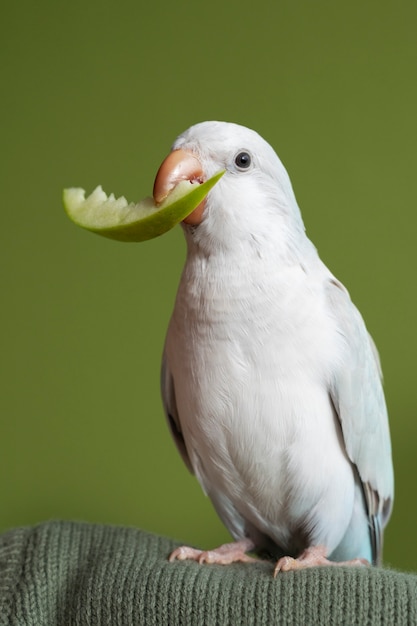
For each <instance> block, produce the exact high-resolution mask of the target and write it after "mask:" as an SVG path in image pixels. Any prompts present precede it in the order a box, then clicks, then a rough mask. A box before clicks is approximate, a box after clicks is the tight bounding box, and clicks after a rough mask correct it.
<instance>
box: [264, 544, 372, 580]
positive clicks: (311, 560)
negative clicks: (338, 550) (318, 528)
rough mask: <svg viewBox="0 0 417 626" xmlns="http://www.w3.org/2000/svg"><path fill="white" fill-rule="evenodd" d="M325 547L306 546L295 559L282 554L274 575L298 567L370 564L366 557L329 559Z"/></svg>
mask: <svg viewBox="0 0 417 626" xmlns="http://www.w3.org/2000/svg"><path fill="white" fill-rule="evenodd" d="M326 554H327V549H326V548H325V546H313V547H311V548H307V549H306V550H304V552H302V554H300V556H299V557H297V558H296V559H294V558H292V557H291V556H283V557H282V558H280V559H279V561H278V562H277V564H276V566H275V569H274V577H275V576H277V574H278V573H279V572H292V571H295V570H298V569H305V568H307V567H322V566H323V565H325V566H326V565H327V566H329V565H330V566H333V567H334V566H339V567H342V566H345V565H346V566H364V565H370V563H369V561H367V560H366V559H351V560H350V561H329V559H327V558H326Z"/></svg>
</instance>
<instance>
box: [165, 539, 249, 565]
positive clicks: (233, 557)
mask: <svg viewBox="0 0 417 626" xmlns="http://www.w3.org/2000/svg"><path fill="white" fill-rule="evenodd" d="M253 548H254V544H253V542H252V541H250V540H249V539H242V540H241V541H235V542H233V543H225V544H223V545H221V546H219V547H218V548H215V549H214V550H197V549H196V548H189V547H187V546H181V547H179V548H176V550H174V551H173V552H172V553H171V555H170V557H169V561H175V560H178V561H184V560H186V559H190V560H192V561H197V562H198V563H216V564H217V565H229V564H230V563H236V562H238V561H239V562H241V563H254V562H255V561H259V559H256V558H254V557H251V556H249V555H248V554H246V552H248V551H249V550H251V549H253Z"/></svg>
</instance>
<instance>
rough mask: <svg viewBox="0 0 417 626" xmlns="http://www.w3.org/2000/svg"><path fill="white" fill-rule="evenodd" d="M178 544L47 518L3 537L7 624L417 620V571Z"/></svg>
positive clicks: (1, 596) (2, 606) (2, 608)
mask: <svg viewBox="0 0 417 626" xmlns="http://www.w3.org/2000/svg"><path fill="white" fill-rule="evenodd" d="M176 545H177V544H175V543H174V542H173V541H171V540H169V539H166V538H163V537H158V536H155V535H152V534H149V533H146V532H143V531H140V530H137V529H133V528H124V527H113V526H105V525H94V524H84V523H71V522H49V523H45V524H41V525H39V526H35V527H29V528H18V529H15V530H11V531H9V532H6V533H4V534H3V535H0V625H1V626H11V625H13V626H15V625H18V626H29V625H33V626H44V625H45V626H54V625H58V626H67V625H68V626H70V625H73V624H74V625H77V626H81V625H82V626H84V625H94V626H97V625H101V624H103V625H104V624H106V625H108V626H119V625H123V626H130V625H136V624H145V625H150V626H152V625H158V626H163V625H165V624H166V625H169V626H175V625H177V624H196V625H198V626H200V625H203V624H213V625H216V626H218V625H220V626H221V625H223V624H231V625H232V624H233V625H245V626H246V625H248V626H250V625H252V624H268V625H272V624H291V625H294V624H308V625H313V626H314V625H316V624H326V625H334V624H344V625H345V624H358V625H359V624H360V625H361V626H366V625H368V624H392V625H395V626H401V625H402V624H417V576H414V575H411V574H403V573H398V572H394V571H390V570H384V569H379V568H339V567H333V568H332V567H323V568H316V569H310V570H300V571H298V572H290V573H282V574H280V575H279V576H277V578H275V579H274V578H273V576H272V571H273V565H272V563H259V564H257V563H256V564H235V565H230V566H218V565H198V564H196V563H193V562H189V561H184V562H176V563H169V562H168V561H167V556H168V554H169V553H170V552H171V550H172V549H173V548H174V547H175V546H176Z"/></svg>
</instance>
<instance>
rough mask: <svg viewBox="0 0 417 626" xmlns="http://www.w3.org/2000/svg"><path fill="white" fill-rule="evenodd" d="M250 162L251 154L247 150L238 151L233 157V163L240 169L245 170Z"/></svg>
mask: <svg viewBox="0 0 417 626" xmlns="http://www.w3.org/2000/svg"><path fill="white" fill-rule="evenodd" d="M251 163H252V158H251V155H250V154H249V153H248V152H239V154H237V155H236V157H235V165H236V167H238V168H239V169H240V170H247V169H248V167H250V165H251Z"/></svg>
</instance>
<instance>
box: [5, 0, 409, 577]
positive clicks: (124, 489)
mask: <svg viewBox="0 0 417 626" xmlns="http://www.w3.org/2000/svg"><path fill="white" fill-rule="evenodd" d="M5 6H7V8H2V9H1V13H2V15H0V30H1V40H0V49H1V91H2V93H1V99H0V107H1V116H0V119H1V135H0V137H1V155H0V159H1V162H0V165H1V167H0V177H1V218H0V224H1V228H0V237H1V245H0V254H1V260H0V263H1V265H0V267H1V313H0V315H1V367H2V371H1V379H0V380H1V386H2V389H1V405H2V410H1V424H0V468H1V472H0V494H1V510H0V527H1V528H2V529H3V528H7V527H10V526H16V525H19V524H28V523H35V522H37V521H40V520H45V519H49V518H67V519H83V520H90V521H100V522H109V523H118V524H130V525H136V526H140V527H142V528H145V529H148V530H151V531H156V532H159V533H163V534H166V535H169V536H172V537H176V538H179V539H182V540H184V541H188V542H193V543H198V544H201V545H204V546H207V547H209V546H213V545H215V544H217V543H218V542H220V541H224V540H226V539H227V538H228V533H227V531H226V530H225V529H224V528H223V527H222V525H221V523H220V522H219V521H218V520H217V517H216V515H215V513H214V512H213V510H212V508H211V505H210V502H209V501H208V500H207V499H206V498H205V496H204V495H203V494H202V492H201V490H200V488H199V486H198V484H197V482H196V480H195V479H194V478H193V477H192V476H190V475H189V474H188V473H187V470H186V469H185V467H184V466H183V464H182V461H181V459H180V457H179V455H178V454H177V452H176V449H175V447H174V445H173V443H172V442H171V440H170V437H169V434H168V430H167V428H166V425H165V420H164V416H163V412H162V407H161V402H160V398H159V363H160V355H161V351H162V345H163V341H164V334H165V329H166V326H167V322H168V319H169V316H170V312H171V308H172V305H173V299H174V296H175V292H176V286H177V282H178V279H179V274H180V271H181V268H182V264H183V260H184V251H185V247H184V242H183V239H182V233H181V229H180V228H179V227H178V228H177V229H175V230H174V231H172V232H170V233H168V234H167V235H165V236H164V237H162V238H159V239H157V240H154V241H151V242H147V243H143V244H122V243H118V242H112V241H109V240H105V239H101V238H100V237H96V236H95V235H92V234H90V233H87V232H83V231H81V230H80V229H77V228H76V227H75V226H74V225H73V224H71V223H70V222H69V220H68V219H67V217H66V216H65V214H64V211H63V208H62V205H61V192H62V189H63V187H65V186H82V187H85V188H86V189H88V190H91V189H92V188H93V187H95V186H96V185H97V184H102V185H103V187H104V189H105V190H107V191H108V192H110V191H113V192H115V193H116V194H118V195H119V194H124V195H126V196H127V198H128V199H130V200H138V199H140V198H142V197H144V196H145V195H148V194H149V193H150V192H151V190H152V183H153V178H154V175H155V172H156V170H157V167H158V166H159V164H160V162H161V160H162V158H163V157H164V156H165V155H166V153H167V151H168V150H169V147H170V144H171V142H172V141H173V139H174V138H175V137H176V135H177V134H179V133H180V132H181V131H183V130H184V129H185V128H187V127H188V126H190V125H191V124H193V123H195V122H198V121H202V120H205V119H222V120H228V121H236V122H238V123H242V124H245V125H247V126H250V127H252V128H254V129H256V130H258V131H259V132H260V133H261V134H262V135H263V136H264V137H265V138H266V139H267V140H268V141H269V142H270V143H271V144H272V145H273V146H274V147H275V149H276V150H277V152H278V154H279V155H280V156H281V158H282V160H283V162H284V163H285V165H286V167H287V169H288V170H289V172H290V175H291V178H292V181H293V185H294V188H295V191H296V195H297V198H298V200H299V203H300V206H301V209H302V211H303V216H304V220H305V223H306V226H307V231H308V234H309V236H310V237H311V238H312V240H313V241H314V243H315V244H316V245H317V247H318V249H319V251H320V254H321V256H322V258H323V259H324V260H325V262H326V263H327V264H328V265H329V266H330V268H331V269H332V271H333V272H334V273H335V274H336V275H337V276H338V277H339V278H340V279H341V280H342V281H343V282H344V283H345V284H346V285H347V287H348V288H349V290H350V292H351V294H352V297H353V299H354V301H355V302H356V304H357V305H358V307H359V308H360V310H361V312H362V314H363V315H364V317H365V320H366V322H367V325H368V328H369V329H370V330H371V332H372V334H373V336H374V338H375V340H376V343H377V345H378V347H379V349H380V353H381V357H382V362H383V368H384V373H385V386H386V395H387V401H388V405H389V410H390V416H391V429H392V438H393V447H394V460H395V467H396V503H395V507H394V514H393V517H392V520H391V523H390V525H389V528H388V531H387V533H386V542H385V545H386V550H385V560H386V562H387V563H389V564H391V565H393V566H395V567H398V568H403V569H408V570H412V569H414V570H417V548H416V547H415V532H416V526H417V498H416V473H417V452H416V442H417V420H416V409H417V383H416V371H415V354H416V351H417V333H416V302H417V298H416V279H415V272H416V261H417V253H416V234H415V231H416V226H417V216H416V207H415V204H416V179H417V176H416V173H415V170H416V165H417V158H416V149H417V148H416V146H417V123H416V111H417V80H416V78H417V76H416V74H417V72H416V70H417V43H416V32H417V23H416V22H417V4H416V3H415V2H413V1H412V0H409V1H408V2H386V1H382V2H381V1H379V2H377V1H373V2H363V1H361V0H354V1H351V2H349V3H345V2H337V1H336V2H335V1H334V0H332V1H330V0H327V1H317V2H311V1H309V0H299V1H297V0H287V1H281V0H279V1H275V2H272V1H271V2H266V1H265V0H259V1H258V2H257V3H254V2H253V1H249V0H242V1H240V2H229V3H227V2H224V0H223V1H220V0H214V1H212V2H210V3H199V4H196V3H188V2H184V1H183V2H175V3H174V2H169V1H168V0H165V1H164V2H161V1H158V0H155V1H153V2H148V3H146V4H145V3H142V2H133V1H123V0H122V1H121V2H118V3H116V2H107V1H100V2H99V1H98V0H96V1H94V2H88V1H86V0H83V1H82V2H81V1H80V0H72V1H71V2H70V3H69V2H65V3H64V2H59V1H58V2H57V1H52V0H47V1H45V2H39V3H33V2H29V0H24V1H23V2H18V3H14V4H13V3H7V5H6V4H5ZM300 392H302V390H300Z"/></svg>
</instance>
